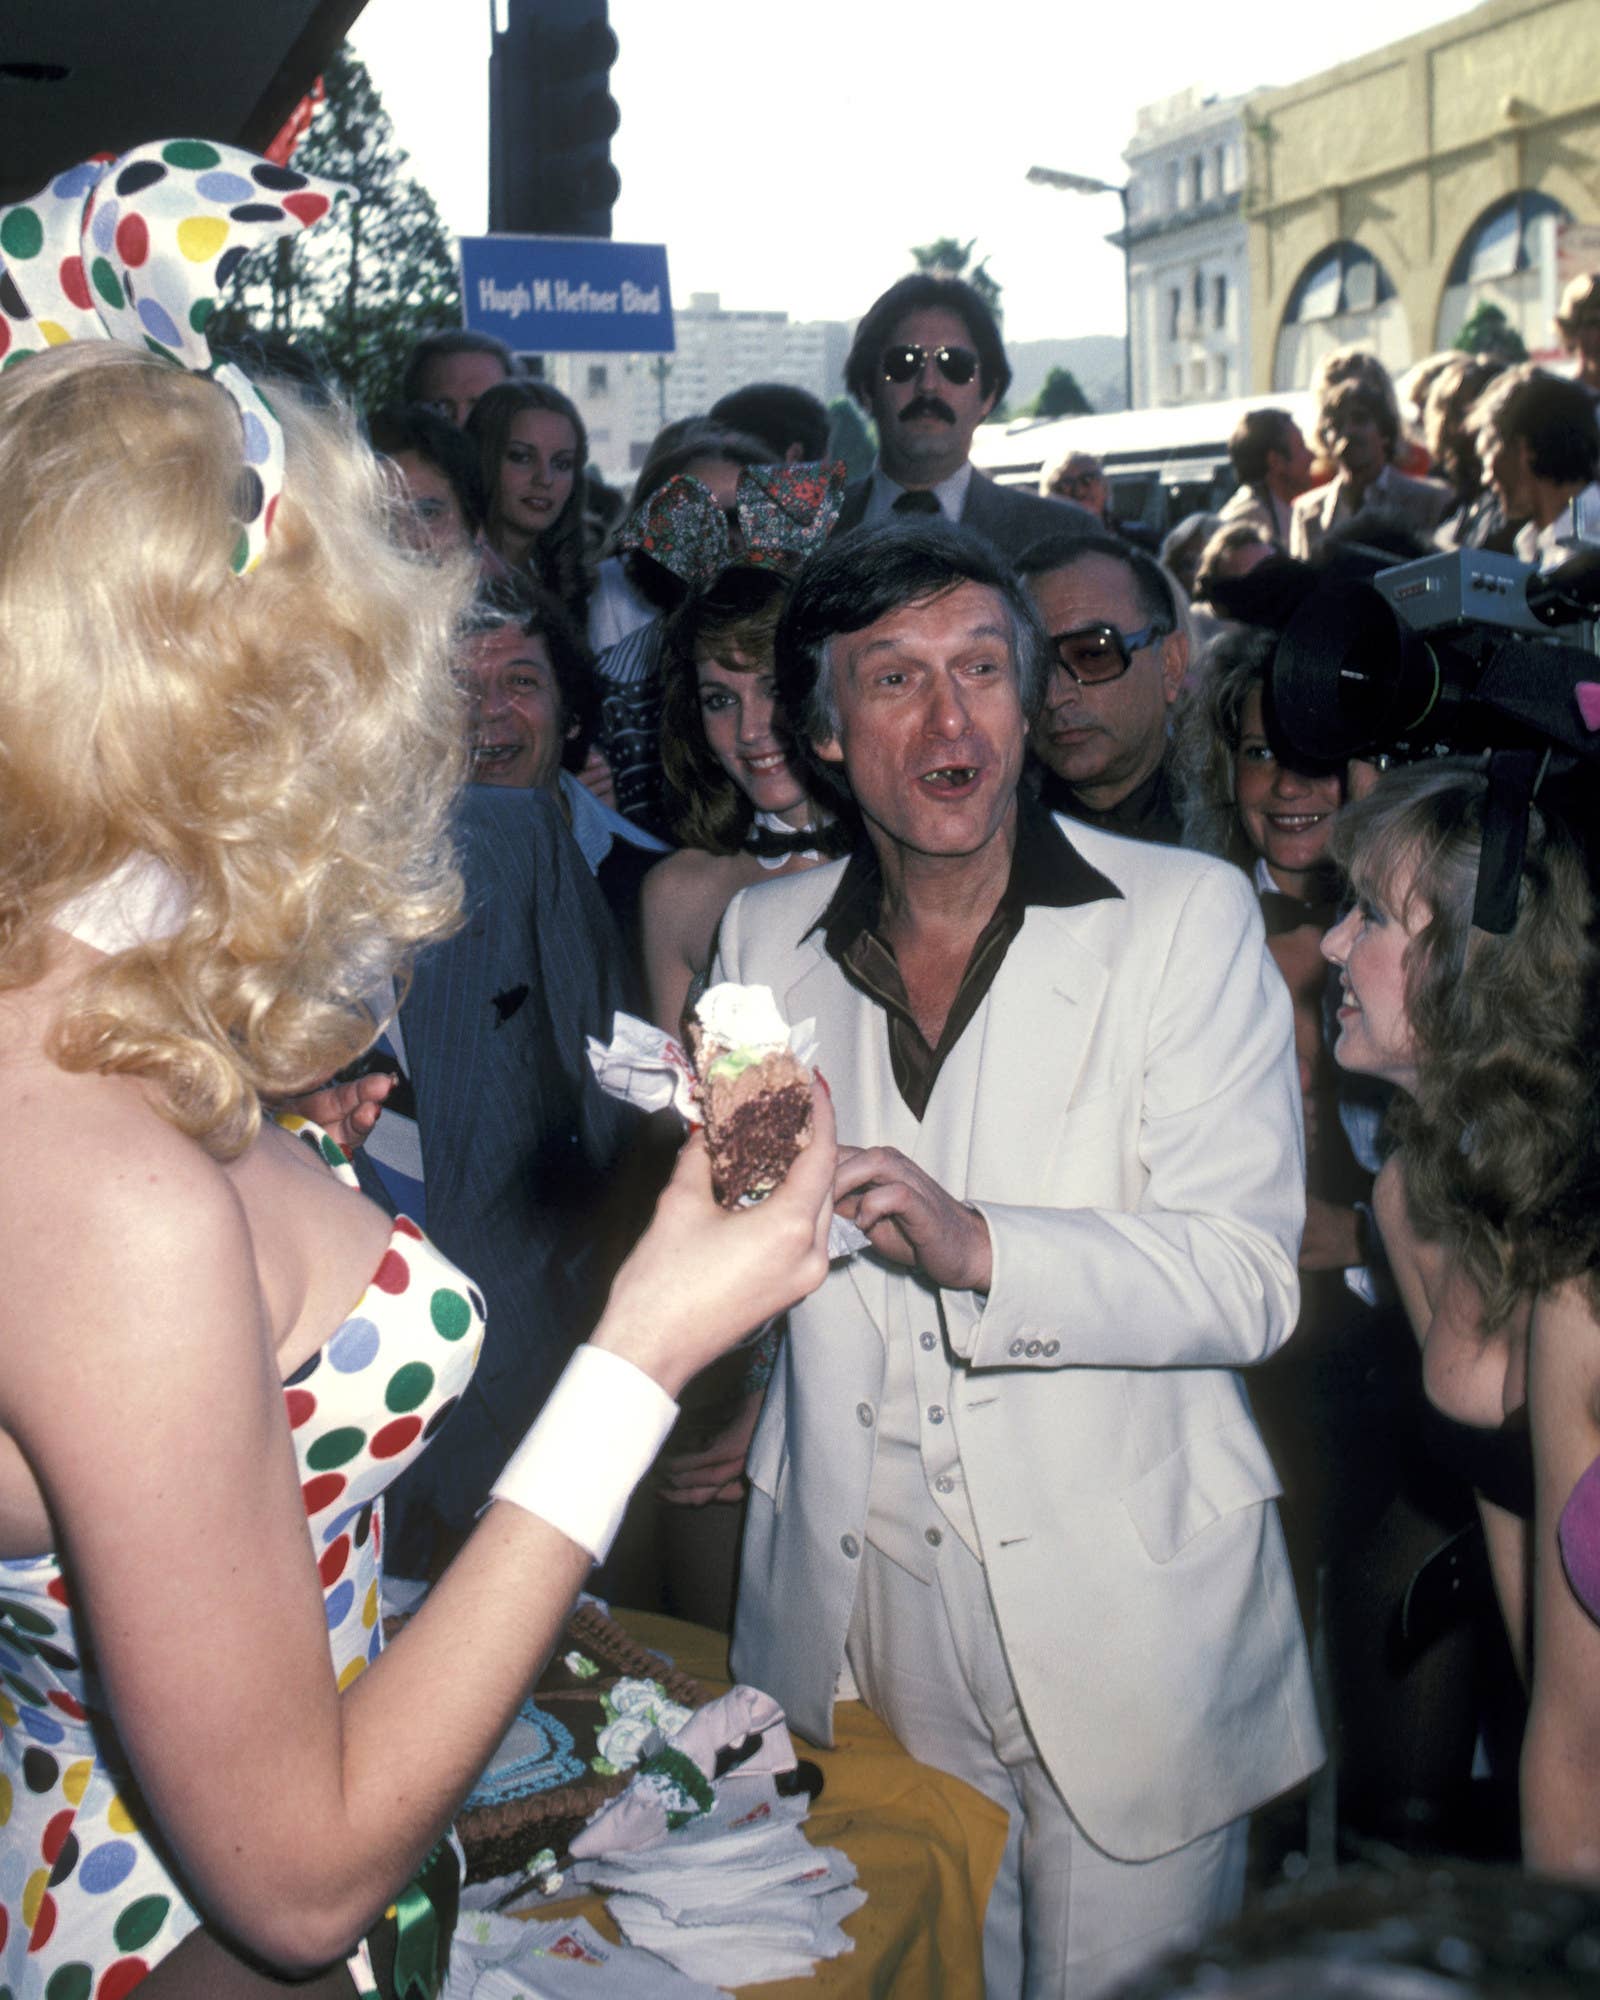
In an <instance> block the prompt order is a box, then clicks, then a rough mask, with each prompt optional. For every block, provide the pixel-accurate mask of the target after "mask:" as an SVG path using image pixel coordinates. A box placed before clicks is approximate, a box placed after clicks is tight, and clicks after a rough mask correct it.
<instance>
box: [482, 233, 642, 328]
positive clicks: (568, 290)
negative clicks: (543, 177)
mask: <svg viewBox="0 0 1600 2000" xmlns="http://www.w3.org/2000/svg"><path fill="white" fill-rule="evenodd" d="M460 242H461V302H462V306H463V309H464V315H463V316H464V318H465V320H466V323H467V325H468V326H469V327H470V328H471V329H472V330H473V332H475V333H492V334H493V335H494V336H495V337H496V338H497V339H499V340H503V341H504V342H505V343H506V345H507V346H508V347H511V348H514V349H516V350H517V351H518V352H519V353H523V354H670V353H672V351H673V349H674V346H675V345H676V343H675V341H674V339H673V334H672V293H671V291H670V290H669V289H668V285H667V250H666V245H665V244H664V243H612V242H610V241H608V240H607V239H606V238H604V237H598V236H463V237H462V238H461V239H460Z"/></svg>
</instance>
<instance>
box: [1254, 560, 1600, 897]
mask: <svg viewBox="0 0 1600 2000" xmlns="http://www.w3.org/2000/svg"><path fill="white" fill-rule="evenodd" d="M1597 606H1600V547H1586V548H1583V549H1581V550H1579V551H1578V552H1577V553H1576V554H1574V555H1572V556H1570V557H1569V558H1568V559H1567V560H1566V561H1565V562H1564V563H1562V564H1561V566H1560V567H1559V568H1558V569H1554V570H1546V571H1542V572H1541V571H1539V570H1536V569H1533V568H1531V567H1530V566H1529V565H1528V564H1526V563H1522V562H1518V561H1516V560H1515V558H1513V557H1511V556H1503V555H1496V554H1492V553H1490V552H1488V551H1484V550H1479V549H1460V550H1453V551H1450V552H1449V553H1446V554H1441V555H1434V556H1424V557H1421V558H1420V559H1419V560H1417V561H1415V562H1407V563H1399V564H1396V565H1394V566H1392V567H1390V568H1387V569H1380V570H1378V571H1376V572H1375V573H1374V574H1373V575H1371V576H1370V577H1368V578H1366V579H1363V580H1361V581H1354V580H1351V579H1349V578H1348V577H1345V578H1332V579H1329V580H1327V581H1325V582H1323V583H1320V584H1319V585H1318V586H1317V587H1316V589H1314V590H1313V591H1312V592H1311V593H1310V595H1309V596H1307V597H1306V599H1305V600H1304V602H1303V603H1302V604H1301V605H1300V606H1299V608H1298V609H1297V610H1296V611H1295V613H1294V615H1293V617H1292V618H1291V619H1290V620H1289V622H1288V625H1287V626H1286V628H1285V630H1284V633H1283V637H1282V639H1281V640H1280V641H1279V645H1278V649H1277V653H1276V655H1275V657H1274V660H1273V666H1272V676H1271V684H1270V700H1269V704H1268V706H1269V710H1270V717H1269V731H1270V733H1271V734H1272V735H1273V736H1274V739H1275V740H1276V741H1277V742H1278V744H1279V745H1280V747H1281V748H1282V749H1283V750H1284V751H1285V752H1286V753H1287V754H1288V755H1289V757H1290V758H1291V761H1293V760H1298V761H1300V762H1301V763H1303V764H1310V765H1312V766H1313V767H1322V768H1327V767H1328V766H1330V765H1342V764H1343V763H1344V762H1345V761H1346V760H1347V759H1349V758H1352V757H1366V758H1372V759H1376V760H1380V761H1384V760H1388V759H1390V758H1396V757H1398V758H1401V759H1414V758H1417V757H1425V756H1432V755H1438V754H1442V753H1445V752H1454V753H1457V754H1466V755H1473V754H1478V753H1483V752H1487V753H1488V757H1489V767H1488V768H1489V780H1490V795H1489V804H1488V817H1487V820H1486V824H1485V829H1484V844H1483V854H1482V858H1481V860H1480V863H1479V880H1478V899H1477V904H1476V906H1475V909H1474V921H1475V922H1477V923H1478V924H1479V925H1480V926H1481V927H1482V928H1483V929H1486V930H1497V931H1505V930H1509V929H1510V927H1511V923H1512V919H1513V916H1514V913H1515V908H1516V890H1517V882H1518V878H1519V876H1520V871H1521V866H1522V852H1523V846H1524V842H1525V839H1526V832H1527V813H1528V804H1529V801H1530V800H1531V798H1532V796H1533V794H1534V791H1535V789H1536V787H1538V786H1539V785H1541V784H1542V783H1544V782H1545V781H1546V780H1547V778H1549V777H1551V776H1552V775H1554V776H1555V777H1557V778H1558V779H1566V778H1569V777H1575V778H1576V779H1577V780H1578V781H1579V785H1580V786H1581V793H1580V796H1581V797H1582V798H1583V800H1584V802H1585V804H1586V805H1587V809H1588V811H1589V812H1592V810H1593V806H1592V791H1591V788H1592V784H1593V772H1592V770H1591V769H1590V768H1588V766H1589V761H1590V760H1592V759H1593V758H1595V757H1596V755H1597V753H1600V662H1597V661H1596V658H1595V635H1596V626H1595V612H1596V608H1597ZM1558 630H1559V636H1558ZM1573 641H1576V642H1577V643H1572V642H1573ZM1565 789H1566V790H1567V794H1568V796H1569V798H1570V797H1571V796H1572V795H1573V790H1574V788H1573V786H1572V785H1570V784H1569V785H1567V786H1566V788H1565Z"/></svg>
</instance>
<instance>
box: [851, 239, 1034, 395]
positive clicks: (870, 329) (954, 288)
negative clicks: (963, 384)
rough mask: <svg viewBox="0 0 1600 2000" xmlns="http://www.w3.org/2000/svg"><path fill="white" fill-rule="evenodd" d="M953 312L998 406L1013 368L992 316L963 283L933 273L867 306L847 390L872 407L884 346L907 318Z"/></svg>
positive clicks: (916, 275)
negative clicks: (967, 335) (900, 323)
mask: <svg viewBox="0 0 1600 2000" xmlns="http://www.w3.org/2000/svg"><path fill="white" fill-rule="evenodd" d="M930 308H932V309H934V310H937V311H939V312H952V313H954V314H955V315H956V316H957V317H958V318H959V319H960V320H961V322H962V324H963V325H964V326H965V327H966V329H967V332H968V333H969V334H970V335H971V337H972V344H973V346H974V347H975V348H976V349H977V353H978V375H979V379H980V380H981V381H982V384H983V393H984V394H985V395H986V396H993V397H994V398H995V400H996V401H997V402H998V401H999V399H1000V398H1001V397H1002V396H1003V395H1004V394H1005V393H1006V391H1007V389H1009V388H1010V386H1011V364H1010V362H1009V361H1007V360H1006V350H1005V343H1004V342H1003V341H1002V340H1001V338H1000V329H999V327H998V326H997V325H996V324H995V317H994V314H993V313H992V312H991V311H990V310H989V308H988V306H987V305H986V304H985V302H984V300H983V298H982V297H981V296H980V295H979V293H977V292H975V291H974V290H973V288H972V287H971V285H969V284H968V283H967V281H966V279H965V278H938V277H935V276H934V274H933V273H932V272H931V271H913V272H912V273H911V274H910V276H909V277H905V278H902V279H900V281H899V282H898V284H893V285H891V286H890V287H889V289H888V291H886V292H885V293H884V294H883V296H882V298H880V299H876V300H874V302H873V303H872V304H871V305H870V306H868V308H867V310H866V313H865V315H864V316H863V318H862V321H861V324H860V325H859V326H858V327H857V328H856V337H855V339H854V340H853V341H852V342H851V344H850V353H849V356H848V358H847V359H846V361H845V364H844V385H845V387H846V388H847V389H848V390H849V391H850V393H851V395H852V396H854V397H855V399H856V401H857V402H858V403H860V404H862V405H864V406H865V407H866V408H868V409H870V408H871V407H872V391H873V388H874V387H875V385H876V384H877V381H878V372H879V364H880V362H881V361H882V358H883V350H884V346H885V343H886V342H887V341H888V338H889V336H890V334H891V333H893V332H894V330H895V327H896V326H897V325H898V324H899V322H900V321H901V320H903V319H904V318H905V316H906V314H907V313H914V312H923V311H925V310H928V309H930Z"/></svg>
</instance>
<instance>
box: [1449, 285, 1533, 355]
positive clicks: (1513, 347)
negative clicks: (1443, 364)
mask: <svg viewBox="0 0 1600 2000" xmlns="http://www.w3.org/2000/svg"><path fill="white" fill-rule="evenodd" d="M1456 346H1457V347H1458V348H1459V349H1460V350H1461V352H1462V353H1463V354H1493V355H1495V356H1496V357H1497V358H1498V359H1500V360H1502V361H1510V362H1513V363H1514V362H1518V361H1526V360H1527V358H1528V350H1527V347H1526V346H1525V345H1524V343H1523V338H1522V335H1521V334H1520V333H1518V331H1517V329H1516V328H1515V327H1514V326H1513V325H1512V324H1511V322H1510V320H1508V319H1507V318H1506V316H1505V314H1504V313H1503V312H1502V311H1501V310H1500V308H1499V307H1498V306H1497V305H1495V304H1494V303H1493V302H1492V301H1491V300H1489V299H1484V300H1482V301H1481V302H1480V303H1479V304H1478V305H1475V306H1474V307H1473V309H1472V311H1471V312H1470V313H1468V315H1467V317H1466V320H1465V321H1464V322H1463V324H1462V328H1461V331H1460V332H1459V333H1458V334H1457V335H1456Z"/></svg>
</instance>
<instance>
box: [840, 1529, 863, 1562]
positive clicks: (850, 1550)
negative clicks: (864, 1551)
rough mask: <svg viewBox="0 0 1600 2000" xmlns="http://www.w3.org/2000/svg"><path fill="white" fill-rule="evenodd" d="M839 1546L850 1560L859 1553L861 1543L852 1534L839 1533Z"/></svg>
mask: <svg viewBox="0 0 1600 2000" xmlns="http://www.w3.org/2000/svg"><path fill="white" fill-rule="evenodd" d="M839 1546H840V1548H841V1549H843V1550H844V1552H845V1554H846V1555H847V1556H848V1557H849V1558H850V1560H851V1561H852V1562H854V1561H855V1559H856V1557H857V1556H858V1555H860V1553H861V1544H860V1543H859V1542H858V1541H857V1540H856V1538H855V1536H854V1535H841V1536H840V1537H839Z"/></svg>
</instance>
